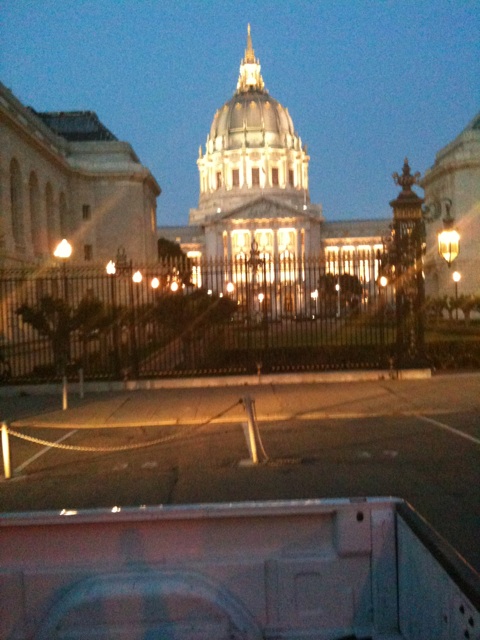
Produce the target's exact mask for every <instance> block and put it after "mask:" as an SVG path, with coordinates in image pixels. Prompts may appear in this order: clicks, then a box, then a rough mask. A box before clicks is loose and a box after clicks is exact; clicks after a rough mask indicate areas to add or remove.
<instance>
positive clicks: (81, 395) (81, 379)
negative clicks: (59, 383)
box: [78, 367, 85, 400]
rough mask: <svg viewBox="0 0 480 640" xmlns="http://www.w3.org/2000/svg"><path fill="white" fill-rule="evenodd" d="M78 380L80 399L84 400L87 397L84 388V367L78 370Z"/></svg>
mask: <svg viewBox="0 0 480 640" xmlns="http://www.w3.org/2000/svg"><path fill="white" fill-rule="evenodd" d="M78 379H79V387H80V389H79V391H80V398H81V399H82V400H83V398H84V396H85V389H84V386H83V382H84V378H83V367H80V369H79V370H78Z"/></svg>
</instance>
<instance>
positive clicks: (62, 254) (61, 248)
mask: <svg viewBox="0 0 480 640" xmlns="http://www.w3.org/2000/svg"><path fill="white" fill-rule="evenodd" d="M53 255H54V256H55V258H61V259H62V260H68V258H70V256H71V255H72V245H71V244H70V243H69V241H68V240H66V239H65V238H64V239H63V240H62V241H61V242H59V243H58V244H57V246H56V247H55V250H54V252H53Z"/></svg>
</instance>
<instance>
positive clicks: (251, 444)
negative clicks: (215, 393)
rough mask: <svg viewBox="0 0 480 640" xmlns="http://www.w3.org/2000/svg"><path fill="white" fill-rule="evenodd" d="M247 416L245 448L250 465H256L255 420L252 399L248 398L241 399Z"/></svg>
mask: <svg viewBox="0 0 480 640" xmlns="http://www.w3.org/2000/svg"><path fill="white" fill-rule="evenodd" d="M242 402H243V406H244V407H245V413H246V414H247V433H246V436H247V446H248V450H249V452H250V458H251V460H252V464H258V451H257V441H256V438H255V418H254V415H253V406H252V399H251V398H249V397H248V396H247V397H245V398H243V399H242Z"/></svg>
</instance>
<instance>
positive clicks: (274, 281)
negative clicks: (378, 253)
mask: <svg viewBox="0 0 480 640" xmlns="http://www.w3.org/2000/svg"><path fill="white" fill-rule="evenodd" d="M379 269H380V266H379V262H378V259H376V258H375V256H374V255H373V254H371V253H366V254H365V255H364V256H362V255H358V254H357V255H356V257H355V259H353V258H352V259H351V260H348V261H347V262H346V261H342V263H338V264H335V263H333V262H332V261H331V260H330V261H329V262H328V264H325V263H324V262H321V261H318V260H316V261H314V260H312V261H308V260H306V261H305V260H304V261H299V260H295V259H290V260H277V261H273V260H270V259H268V258H265V257H262V256H261V255H256V256H250V257H248V258H247V257H245V259H242V260H236V261H219V262H214V261H208V262H207V261H203V262H202V261H191V260H185V259H184V260H176V261H175V260H165V261H164V262H163V263H162V264H159V265H152V266H147V267H141V266H136V265H135V266H133V265H131V264H123V265H121V266H120V267H117V268H116V269H115V270H114V271H115V273H110V274H108V273H107V272H106V271H105V270H104V269H99V268H77V267H73V266H72V267H69V266H68V265H63V266H60V267H58V268H43V269H33V268H32V269H22V270H19V269H9V270H7V269H4V270H0V380H2V381H3V382H5V381H9V382H11V383H12V382H26V381H38V382H40V381H46V380H55V379H59V378H60V377H61V376H62V375H64V374H66V375H67V376H69V377H72V378H74V377H75V376H77V375H78V370H79V369H80V368H82V369H83V372H84V375H85V378H86V379H101V378H104V379H125V378H142V377H178V376H193V375H195V376H198V375H218V374H222V375H228V374H244V373H247V374H249V373H252V374H256V373H259V372H262V373H267V372H282V371H302V370H312V371H314V370H325V369H341V368H348V369H353V368H378V367H382V368H384V367H388V366H389V364H390V363H391V356H392V354H393V353H394V345H395V341H396V329H395V326H396V324H395V308H394V292H393V290H392V287H391V286H390V285H389V284H386V285H384V286H382V285H381V281H380V277H379V276H380V273H379Z"/></svg>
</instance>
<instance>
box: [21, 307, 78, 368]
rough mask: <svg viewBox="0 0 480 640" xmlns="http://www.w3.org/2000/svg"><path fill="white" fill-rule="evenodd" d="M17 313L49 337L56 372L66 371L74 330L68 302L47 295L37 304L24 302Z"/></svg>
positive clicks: (24, 320)
mask: <svg viewBox="0 0 480 640" xmlns="http://www.w3.org/2000/svg"><path fill="white" fill-rule="evenodd" d="M16 314H17V315H18V316H21V318H22V320H23V322H25V323H26V324H29V325H31V326H32V327H33V328H34V329H36V330H37V331H38V333H39V334H40V335H41V336H44V337H46V338H48V340H49V341H50V344H51V347H52V352H53V362H54V365H55V370H56V373H57V374H62V373H64V372H65V369H66V366H67V362H68V360H69V357H70V353H69V338H70V332H71V330H72V324H71V318H70V309H69V307H68V305H67V304H66V302H65V301H64V300H60V299H57V298H53V297H52V296H45V297H43V298H41V299H40V300H39V302H38V303H37V304H36V305H35V306H32V307H30V306H28V305H26V304H23V305H22V306H21V307H19V308H18V309H17V311H16Z"/></svg>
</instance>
